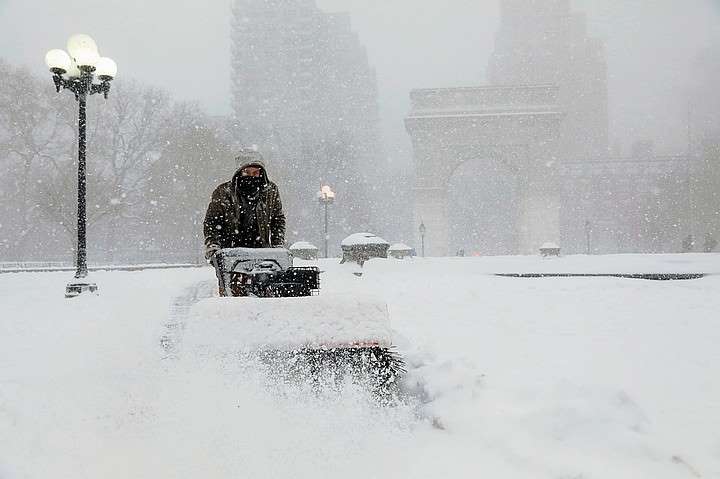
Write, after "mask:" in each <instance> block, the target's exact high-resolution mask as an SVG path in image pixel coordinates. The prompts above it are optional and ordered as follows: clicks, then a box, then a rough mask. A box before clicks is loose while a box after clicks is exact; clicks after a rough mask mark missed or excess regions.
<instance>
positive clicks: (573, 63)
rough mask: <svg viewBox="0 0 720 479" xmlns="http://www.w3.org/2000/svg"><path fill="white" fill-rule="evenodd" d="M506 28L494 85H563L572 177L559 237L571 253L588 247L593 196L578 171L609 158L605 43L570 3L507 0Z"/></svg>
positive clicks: (562, 142)
mask: <svg viewBox="0 0 720 479" xmlns="http://www.w3.org/2000/svg"><path fill="white" fill-rule="evenodd" d="M501 15H502V20H501V25H500V29H499V30H498V32H497V35H496V39H495V51H494V53H493V55H492V57H491V59H490V63H489V65H488V78H489V80H490V82H491V83H493V84H502V85H506V84H543V83H547V84H553V85H556V86H558V87H559V96H558V103H559V106H560V108H561V110H562V112H563V115H564V118H563V121H562V122H561V124H560V138H559V148H558V152H559V158H558V160H559V163H560V165H562V166H563V168H562V170H561V171H562V172H563V173H564V172H567V171H568V169H567V168H565V166H566V165H576V166H574V167H572V171H573V172H574V174H573V175H564V176H563V178H562V180H561V182H560V186H561V190H562V195H561V210H560V232H561V234H560V240H561V243H562V245H563V247H564V249H565V250H566V251H584V249H583V248H584V245H585V241H584V238H585V219H586V218H587V217H588V216H589V213H588V212H587V211H585V209H586V206H587V205H590V199H591V198H590V196H588V191H587V188H586V187H584V186H583V185H584V183H583V182H578V181H576V178H577V177H576V176H575V174H576V173H577V172H578V171H580V172H581V173H582V172H584V171H587V173H588V174H590V171H591V167H589V166H588V167H584V166H583V164H588V163H591V162H596V161H598V160H602V159H604V158H606V157H607V155H608V92H607V64H606V60H605V51H604V50H605V49H604V46H603V43H602V42H601V41H600V40H598V39H594V38H591V37H590V36H588V33H587V28H586V24H587V22H586V18H585V15H584V14H583V13H580V12H575V11H573V10H572V9H571V8H570V0H502V1H501Z"/></svg>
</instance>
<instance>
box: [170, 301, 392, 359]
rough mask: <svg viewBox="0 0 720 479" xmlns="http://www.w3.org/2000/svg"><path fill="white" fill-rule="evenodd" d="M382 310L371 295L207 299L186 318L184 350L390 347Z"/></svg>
mask: <svg viewBox="0 0 720 479" xmlns="http://www.w3.org/2000/svg"><path fill="white" fill-rule="evenodd" d="M390 340H391V329H390V320H389V316H388V310H387V305H386V304H385V302H384V301H382V300H378V299H377V298H375V297H374V296H370V295H357V294H347V293H346V294H329V295H322V296H308V297H301V298H208V299H204V300H202V301H200V302H198V303H196V304H195V305H194V306H193V307H192V309H191V310H190V314H189V321H188V325H187V330H186V332H185V338H184V340H183V343H184V345H185V346H184V347H187V348H189V349H195V350H199V351H206V350H208V349H211V350H216V351H219V352H222V351H257V350H270V349H274V350H291V349H297V348H300V347H323V346H325V347H334V346H340V345H348V344H352V345H370V344H373V345H379V346H382V347H388V346H390V343H391V341H390Z"/></svg>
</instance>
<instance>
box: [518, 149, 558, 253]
mask: <svg viewBox="0 0 720 479" xmlns="http://www.w3.org/2000/svg"><path fill="white" fill-rule="evenodd" d="M549 158H552V157H549ZM520 181H521V182H522V184H523V187H522V188H521V189H520V198H519V201H518V212H517V225H518V253H520V254H537V253H538V250H539V248H540V246H542V244H543V243H546V242H552V243H555V244H557V245H559V244H560V189H559V185H558V175H557V167H556V166H555V162H553V161H552V160H551V159H550V160H543V159H536V160H534V161H531V162H530V164H529V165H528V167H526V168H525V169H523V171H522V172H521V174H520Z"/></svg>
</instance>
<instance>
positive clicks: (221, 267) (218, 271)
mask: <svg viewBox="0 0 720 479" xmlns="http://www.w3.org/2000/svg"><path fill="white" fill-rule="evenodd" d="M210 262H211V263H212V265H213V267H214V268H215V276H217V279H218V285H219V290H220V296H232V292H231V291H230V284H229V282H228V280H229V279H230V278H229V277H226V276H225V263H224V261H223V254H222V250H218V251H216V252H215V254H213V255H212V256H211V257H210Z"/></svg>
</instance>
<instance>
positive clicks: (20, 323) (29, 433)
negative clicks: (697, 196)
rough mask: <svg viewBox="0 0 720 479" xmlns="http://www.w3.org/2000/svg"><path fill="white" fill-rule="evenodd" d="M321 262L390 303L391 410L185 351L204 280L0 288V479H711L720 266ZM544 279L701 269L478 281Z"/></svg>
mask: <svg viewBox="0 0 720 479" xmlns="http://www.w3.org/2000/svg"><path fill="white" fill-rule="evenodd" d="M320 265H321V268H322V269H324V270H326V272H325V273H324V274H323V276H322V287H323V289H322V290H321V295H323V294H328V295H330V294H351V293H357V294H363V295H365V294H369V295H379V296H380V297H384V298H385V299H386V301H387V303H388V306H389V311H390V316H391V318H392V325H393V328H394V340H395V343H396V344H397V346H398V349H399V351H400V352H401V353H402V354H403V355H404V356H405V358H406V360H407V367H408V374H407V376H406V379H405V384H404V389H405V391H407V395H406V396H405V398H404V400H403V401H402V402H400V403H398V404H394V405H379V404H377V403H375V402H373V401H372V399H371V398H368V397H367V396H366V395H365V394H364V393H363V391H362V390H360V389H357V388H353V387H352V386H347V387H346V388H345V389H343V390H342V391H340V392H339V393H335V392H331V391H328V392H327V393H324V392H320V393H313V392H312V391H310V390H309V388H303V387H302V386H296V385H289V384H284V383H283V382H282V381H278V380H276V379H275V378H272V377H269V376H266V375H264V374H263V372H262V371H261V370H260V369H257V370H256V369H254V368H253V367H251V366H252V365H242V364H237V361H236V360H235V358H234V357H232V356H228V355H224V356H218V357H213V356H212V355H209V356H196V355H191V354H187V351H184V350H183V336H184V334H185V333H186V332H187V331H188V330H189V329H187V321H188V318H189V317H191V316H190V315H189V314H188V311H189V310H190V309H191V306H192V305H193V304H194V303H196V302H197V301H199V300H201V299H203V298H206V297H208V296H210V295H211V294H212V292H213V290H214V288H215V286H214V285H213V280H214V275H213V272H212V270H211V269H209V268H201V269H186V270H155V271H141V272H98V273H93V274H92V279H93V280H94V281H96V282H97V283H98V286H99V288H100V295H99V296H97V297H93V296H89V297H80V298H75V299H72V300H67V299H65V298H64V297H63V293H64V286H65V283H66V282H67V281H68V280H69V279H71V274H69V273H13V274H0V478H2V479H15V478H33V479H34V478H38V479H40V478H43V479H45V478H53V479H58V478H74V479H81V478H103V479H108V478H109V479H114V478H123V479H127V478H199V477H202V478H235V477H237V478H265V477H267V478H290V477H292V478H310V477H312V478H334V479H336V478H338V477H343V478H362V479H369V478H385V477H387V478H390V477H393V478H396V477H408V478H409V477H412V478H416V477H417V478H423V477H427V478H446V477H447V478H478V477H487V478H492V479H498V478H513V479H518V478H533V479H536V478H555V479H580V478H582V479H591V478H613V479H619V478H632V479H637V478H652V479H662V478H694V477H703V478H717V477H720V380H718V378H719V377H720V274H717V273H720V255H718V254H704V255H703V254H688V255H662V256H639V255H638V256H636V255H617V256H598V257H585V256H575V257H565V258H558V259H548V260H541V259H539V258H532V257H495V258H437V259H420V258H414V259H406V260H402V261H398V260H371V261H370V262H368V263H366V265H365V267H364V268H363V275H362V276H361V277H357V276H355V275H353V274H352V271H353V268H351V267H348V265H338V264H337V260H332V261H325V260H321V261H320ZM540 269H542V270H543V271H546V272H547V271H556V272H603V273H610V272H632V273H648V272H650V273H657V272H705V273H716V274H710V275H709V276H706V277H705V278H702V279H695V280H686V281H647V280H639V279H621V278H541V279H518V278H507V277H497V276H493V275H491V274H490V273H493V272H536V271H539V270H540Z"/></svg>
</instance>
